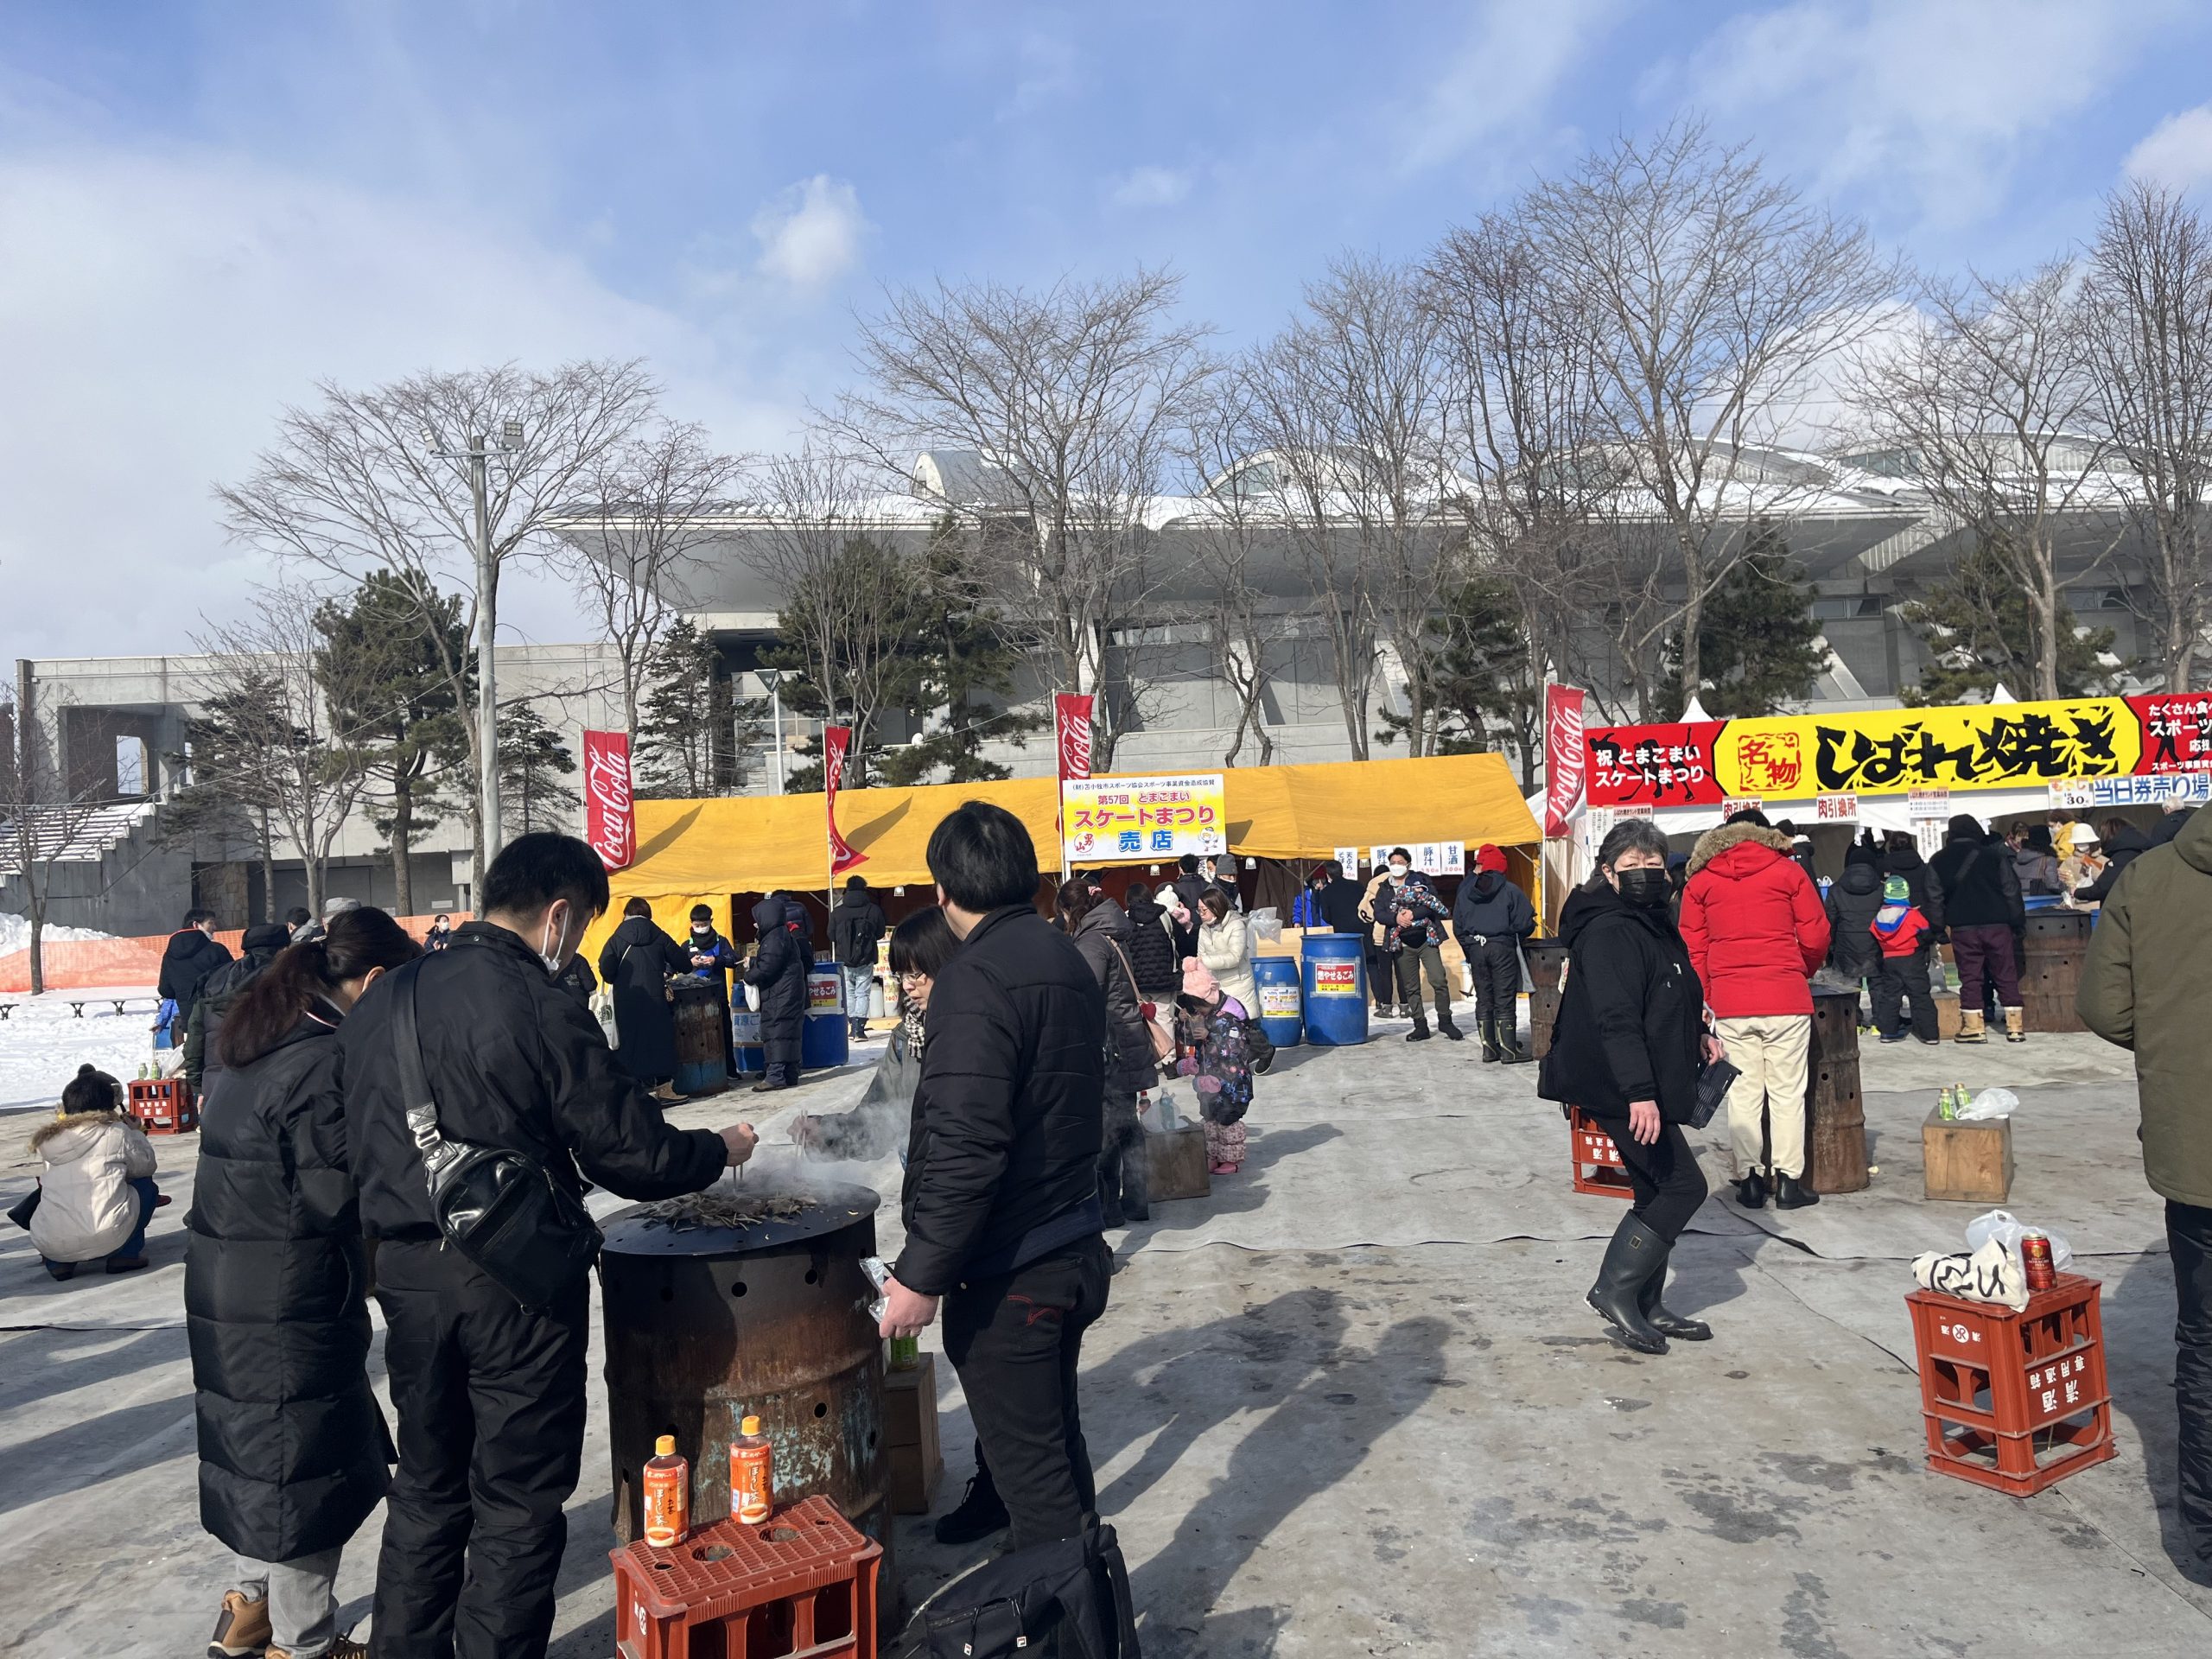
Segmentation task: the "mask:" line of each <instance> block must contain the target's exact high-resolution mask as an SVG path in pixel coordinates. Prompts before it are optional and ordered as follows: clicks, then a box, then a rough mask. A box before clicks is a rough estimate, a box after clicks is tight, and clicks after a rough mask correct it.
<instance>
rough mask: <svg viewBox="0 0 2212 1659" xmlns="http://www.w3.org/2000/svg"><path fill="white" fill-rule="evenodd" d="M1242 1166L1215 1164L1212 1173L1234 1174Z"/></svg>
mask: <svg viewBox="0 0 2212 1659" xmlns="http://www.w3.org/2000/svg"><path fill="white" fill-rule="evenodd" d="M1242 1168H1243V1165H1242V1164H1216V1165H1215V1166H1213V1173H1215V1174H1217V1175H1234V1174H1235V1173H1236V1172H1237V1171H1238V1170H1239V1169H1242Z"/></svg>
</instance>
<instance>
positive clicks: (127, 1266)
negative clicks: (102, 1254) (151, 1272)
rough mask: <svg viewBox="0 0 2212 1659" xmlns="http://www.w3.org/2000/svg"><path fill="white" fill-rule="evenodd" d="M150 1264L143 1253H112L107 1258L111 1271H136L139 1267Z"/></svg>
mask: <svg viewBox="0 0 2212 1659" xmlns="http://www.w3.org/2000/svg"><path fill="white" fill-rule="evenodd" d="M148 1265H149V1263H148V1262H147V1260H146V1258H145V1257H144V1256H143V1255H111V1256H110V1257H108V1259H107V1270H108V1271H109V1272H110V1273H136V1272H137V1271H138V1269H139V1268H143V1267H146V1266H148Z"/></svg>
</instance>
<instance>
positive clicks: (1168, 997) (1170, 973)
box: [1128, 899, 1183, 1002]
mask: <svg viewBox="0 0 2212 1659" xmlns="http://www.w3.org/2000/svg"><path fill="white" fill-rule="evenodd" d="M1128 918H1129V938H1128V951H1129V966H1130V967H1132V968H1134V969H1136V976H1137V989H1138V991H1139V992H1140V993H1141V994H1142V995H1145V996H1147V997H1149V998H1150V999H1152V1001H1155V1002H1166V1001H1173V999H1174V996H1175V994H1176V992H1178V991H1179V990H1181V989H1182V988H1183V962H1182V958H1181V957H1178V956H1177V955H1176V954H1175V934H1174V930H1173V926H1172V925H1170V923H1169V922H1168V920H1167V912H1166V911H1165V910H1162V909H1161V908H1160V905H1159V903H1158V901H1157V900H1154V899H1138V900H1137V902H1136V903H1135V904H1133V905H1131V906H1129V908H1128Z"/></svg>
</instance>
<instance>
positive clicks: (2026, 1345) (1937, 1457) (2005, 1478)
mask: <svg viewBox="0 0 2212 1659" xmlns="http://www.w3.org/2000/svg"><path fill="white" fill-rule="evenodd" d="M2103 1291H2104V1287H2103V1286H2102V1285H2101V1284H2100V1283H2099V1282H2098V1281H2096V1280H2094V1279H2088V1278H2085V1277H2083V1276H2082V1274H2078V1273H2062V1274H2059V1275H2058V1282H2057V1283H2056V1285H2055V1286H2054V1287H2052V1288H2050V1289H2049V1290H2044V1291H2037V1293H2036V1294H2034V1295H2032V1296H2031V1297H2029V1298H2028V1305H2027V1306H2025V1307H2024V1308H2023V1309H2021V1310H2020V1311H2019V1312H2018V1313H2014V1312H2013V1311H2012V1309H2011V1308H2009V1307H2002V1306H1996V1305H1994V1304H1992V1303H1989V1302H1969V1301H1964V1300H1961V1299H1959V1298H1958V1297H1955V1296H1942V1295H1938V1294H1936V1292H1934V1291H1932V1290H1916V1291H1913V1292H1911V1293H1910V1294H1908V1295H1907V1296H1906V1297H1905V1301H1906V1304H1907V1305H1908V1306H1909V1307H1910V1310H1911V1313H1912V1340H1913V1346H1914V1348H1915V1350H1916V1351H1917V1353H1918V1355H1919V1361H1920V1404H1921V1412H1922V1415H1923V1417H1924V1418H1925V1419H1926V1420H1927V1424H1928V1466H1929V1468H1930V1469H1933V1470H1935V1471H1936V1472H1937V1473H1938V1474H1945V1475H1955V1476H1956V1477H1957V1478H1959V1479H1961V1480H1970V1481H1973V1482H1974V1484H1976V1485H1980V1486H1987V1487H1989V1488H1991V1489H1993V1491H2000V1492H2010V1493H2012V1496H2014V1497H2029V1496H2031V1495H2032V1494H2033V1493H2036V1492H2039V1491H2043V1490H2044V1487H2046V1486H2049V1485H2050V1484H2053V1483H2054V1482H2056V1481H2061V1480H2063V1479H2065V1478H2066V1477H2067V1476H2069V1475H2070V1474H2074V1473H2075V1472H2076V1471H2080V1470H2083V1469H2087V1468H2088V1467H2090V1466H2091V1465H2094V1464H2100V1463H2102V1462H2104V1461H2105V1459H2107V1458H2109V1457H2111V1456H2113V1453H2114V1452H2115V1451H2116V1450H2117V1448H2116V1447H2115V1446H2114V1445H2113V1435H2112V1395H2111V1392H2110V1390H2109V1389H2108V1388H2107V1385H2106V1381H2105V1339H2104V1320H2103V1317H2102V1314H2101V1311H2100V1302H2099V1299H2100V1298H2101V1295H2102V1294H2103Z"/></svg>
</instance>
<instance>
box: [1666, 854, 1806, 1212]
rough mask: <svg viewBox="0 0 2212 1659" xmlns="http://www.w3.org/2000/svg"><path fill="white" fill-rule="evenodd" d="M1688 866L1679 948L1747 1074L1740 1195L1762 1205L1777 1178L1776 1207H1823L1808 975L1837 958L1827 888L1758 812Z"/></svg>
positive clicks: (1731, 1054) (1735, 1104)
mask: <svg viewBox="0 0 2212 1659" xmlns="http://www.w3.org/2000/svg"><path fill="white" fill-rule="evenodd" d="M1689 868H1690V880H1689V885H1688V887H1685V888H1683V889H1682V918H1681V931H1682V943H1683V944H1686V945H1688V947H1689V952H1690V963H1691V965H1692V966H1693V967H1694V968H1695V969H1697V976H1698V982H1699V983H1700V984H1701V985H1703V986H1704V987H1705V1000H1706V1002H1707V1005H1708V1006H1709V1007H1711V1008H1712V1009H1713V1016H1714V1020H1715V1022H1716V1024H1717V1026H1718V1028H1719V1033H1720V1040H1721V1042H1722V1043H1723V1044H1725V1045H1726V1046H1727V1050H1728V1058H1729V1059H1730V1061H1731V1062H1732V1063H1733V1064H1734V1065H1736V1066H1737V1067H1738V1069H1739V1070H1740V1071H1742V1073H1743V1075H1742V1076H1741V1077H1738V1078H1737V1080H1736V1084H1735V1086H1734V1087H1733V1088H1732V1089H1730V1090H1729V1091H1728V1128H1729V1132H1730V1134H1731V1135H1732V1137H1733V1139H1734V1141H1735V1147H1736V1168H1737V1171H1738V1178H1739V1179H1738V1181H1737V1184H1736V1200H1737V1202H1738V1203H1739V1204H1741V1205H1743V1206H1744V1207H1745V1209H1746V1210H1756V1209H1758V1208H1759V1207H1760V1206H1761V1205H1764V1203H1765V1202H1766V1194H1767V1179H1766V1178H1767V1176H1768V1175H1769V1174H1771V1175H1772V1176H1773V1178H1774V1207H1775V1208H1776V1209H1777V1210H1796V1209H1798V1208H1801V1207H1802V1206H1803V1205H1808V1204H1818V1203H1819V1202H1820V1198H1819V1196H1818V1195H1817V1194H1816V1193H1815V1192H1813V1190H1812V1189H1811V1188H1810V1187H1808V1186H1807V1185H1804V1175H1805V1067H1806V1062H1807V1058H1808V1055H1809V1052H1810V1051H1811V1048H1812V1042H1813V994H1812V991H1811V989H1810V988H1808V985H1807V983H1806V981H1807V980H1808V977H1809V976H1811V975H1812V973H1813V972H1814V970H1815V969H1817V968H1819V967H1820V965H1821V963H1823V962H1826V961H1827V954H1828V918H1827V911H1826V909H1825V908H1824V907H1823V906H1821V895H1820V890H1819V889H1818V888H1816V887H1814V885H1813V882H1812V878H1811V877H1809V876H1808V875H1807V874H1805V872H1804V870H1803V868H1802V867H1800V866H1799V865H1798V863H1797V862H1796V860H1794V859H1793V858H1791V857H1790V855H1789V836H1785V835H1782V834H1780V833H1778V832H1777V831H1776V830H1774V829H1770V828H1769V827H1768V826H1767V822H1766V818H1765V817H1764V815H1763V814H1761V813H1758V812H1755V811H1754V812H1738V814H1737V815H1736V816H1735V817H1732V818H1731V819H1730V820H1729V821H1728V822H1727V823H1724V824H1722V825H1721V826H1720V828H1719V829H1708V830H1707V831H1706V833H1705V834H1704V835H1702V836H1699V837H1698V843H1697V846H1696V847H1695V849H1693V850H1692V852H1691V854H1690V866H1689ZM1762 1111H1764V1114H1765V1116H1766V1132H1765V1134H1764V1135H1762V1134H1761V1133H1760V1122H1759V1118H1760V1114H1761V1112H1762Z"/></svg>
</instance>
